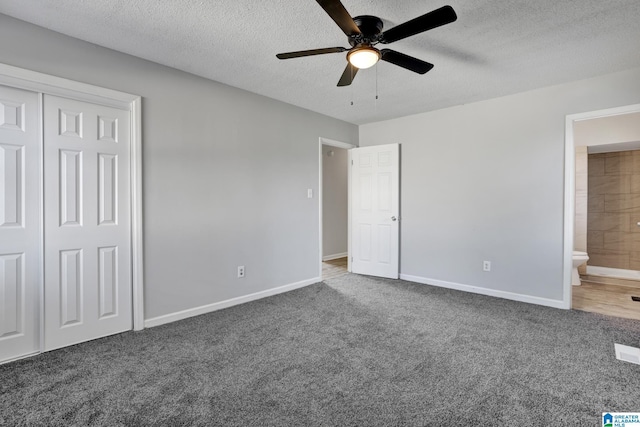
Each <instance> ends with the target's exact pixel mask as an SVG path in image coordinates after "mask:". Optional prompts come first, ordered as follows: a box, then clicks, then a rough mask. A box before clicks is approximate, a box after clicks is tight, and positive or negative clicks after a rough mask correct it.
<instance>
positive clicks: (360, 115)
mask: <svg viewBox="0 0 640 427" xmlns="http://www.w3.org/2000/svg"><path fill="white" fill-rule="evenodd" d="M342 1H343V4H344V6H345V7H346V9H347V10H348V11H349V13H350V14H351V15H352V16H356V15H365V14H368V15H375V16H378V17H380V18H382V19H383V21H384V23H385V29H389V28H391V27H392V26H394V25H398V24H401V23H402V22H404V21H407V20H409V19H412V18H414V17H416V16H419V15H422V14H424V13H426V12H429V11H431V10H433V9H436V8H438V7H440V6H443V5H444V4H450V5H451V6H453V8H454V9H455V10H456V12H457V14H458V20H457V21H456V22H454V23H452V24H449V25H446V26H444V27H440V28H436V29H434V30H431V31H428V32H426V33H422V34H419V35H416V36H413V37H411V38H408V39H405V40H401V41H398V42H396V43H393V44H390V45H387V47H389V48H392V49H394V50H398V51H400V52H403V53H406V54H409V55H413V56H416V57H418V58H420V59H423V60H425V61H428V62H431V63H433V64H435V68H434V69H433V70H432V71H430V72H429V73H427V74H425V75H418V74H414V73H412V72H410V71H407V70H405V69H402V68H399V67H396V66H394V65H392V64H389V63H386V62H380V63H379V64H378V65H377V66H376V67H374V68H371V69H368V70H362V71H360V72H359V73H358V75H357V77H356V79H355V81H354V83H353V85H351V86H349V87H342V88H339V87H336V83H337V82H338V79H339V78H340V75H341V73H342V71H343V69H344V67H345V65H346V62H345V61H346V59H345V54H344V53H335V54H329V55H320V56H314V57H306V58H297V59H289V60H283V61H281V60H278V59H276V57H275V55H276V53H279V52H287V51H294V50H304V49H315V48H323V47H334V46H345V47H348V46H349V45H348V44H347V40H346V36H345V35H344V34H343V33H342V31H340V29H339V28H338V27H337V26H336V24H335V23H334V22H333V21H332V20H331V19H330V18H329V16H328V15H326V13H325V12H324V11H323V10H322V8H321V7H320V6H319V5H318V4H317V3H316V1H315V0H273V1H268V2H267V1H256V0H216V1H212V0H210V1H205V0H91V1H87V0H0V13H4V14H6V15H9V16H13V17H15V18H18V19H22V20H24V21H28V22H31V23H34V24H36V25H39V26H42V27H45V28H49V29H51V30H54V31H58V32H60V33H63V34H67V35H70V36H73V37H76V38H79V39H82V40H86V41H89V42H92V43H95V44H98V45H101V46H105V47H108V48H111V49H115V50H119V51H122V52H126V53H128V54H131V55H135V56H138V57H141V58H144V59H148V60H151V61H154V62H158V63H161V64H165V65H168V66H171V67H174V68H178V69H181V70H184V71H188V72H191V73H193V74H197V75H200V76H203V77H207V78H210V79H212V80H216V81H219V82H222V83H225V84H228V85H231V86H235V87H239V88H242V89H246V90H249V91H251V92H255V93H258V94H261V95H265V96H268V97H271V98H275V99H278V100H281V101H284V102H288V103H290V104H294V105H297V106H300V107H303V108H307V109H309V110H313V111H317V112H319V113H323V114H326V115H329V116H332V117H336V118H339V119H342V120H345V121H348V122H352V123H356V124H363V123H368V122H373V121H378V120H384V119H390V118H395V117H400V116H405V115H410V114H415V113H420V112H424V111H430V110H435V109H439V108H444V107H448V106H453V105H459V104H465V103H469V102H474V101H479V100H483V99H489V98H494V97H497V96H501V95H507V94H511V93H516V92H521V91H525V90H529V89H533V88H538V87H543V86H548V85H552V84H558V83H563V82H567V81H572V80H578V79H582V78H588V77H592V76H597V75H602V74H607V73H611V72H615V71H620V70H625V69H630V68H635V67H640V24H639V22H640V1H639V0H452V1H449V2H447V0H385V1H382V0H377V1H374V0H342ZM376 87H377V89H376ZM376 90H377V93H378V95H379V99H378V100H377V101H376V99H375V95H376ZM352 101H353V105H351V102H352Z"/></svg>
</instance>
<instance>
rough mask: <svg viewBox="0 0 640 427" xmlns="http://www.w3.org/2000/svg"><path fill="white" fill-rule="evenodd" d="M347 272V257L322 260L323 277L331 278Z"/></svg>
mask: <svg viewBox="0 0 640 427" xmlns="http://www.w3.org/2000/svg"><path fill="white" fill-rule="evenodd" d="M345 273H347V257H344V258H338V259H332V260H331V261H322V279H330V278H332V277H337V276H341V275H343V274H345Z"/></svg>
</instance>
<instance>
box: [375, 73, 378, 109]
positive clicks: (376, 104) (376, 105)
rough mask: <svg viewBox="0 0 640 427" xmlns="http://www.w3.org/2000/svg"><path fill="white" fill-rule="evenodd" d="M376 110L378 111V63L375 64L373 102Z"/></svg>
mask: <svg viewBox="0 0 640 427" xmlns="http://www.w3.org/2000/svg"><path fill="white" fill-rule="evenodd" d="M375 108H376V111H378V64H376V102H375Z"/></svg>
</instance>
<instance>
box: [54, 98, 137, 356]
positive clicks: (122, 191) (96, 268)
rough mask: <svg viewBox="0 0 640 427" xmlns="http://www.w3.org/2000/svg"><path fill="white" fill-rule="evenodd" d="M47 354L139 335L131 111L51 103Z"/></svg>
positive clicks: (57, 100)
mask: <svg viewBox="0 0 640 427" xmlns="http://www.w3.org/2000/svg"><path fill="white" fill-rule="evenodd" d="M44 134H45V140H44V177H45V180H44V211H45V214H44V229H45V231H44V236H45V242H44V257H45V268H44V271H45V279H44V289H45V303H44V306H45V344H44V346H45V348H44V350H52V349H55V348H59V347H64V346H67V345H71V344H75V343H79V342H83V341H87V340H91V339H94V338H99V337H103V336H106V335H111V334H115V333H119V332H123V331H126V330H129V329H131V327H132V310H131V240H130V217H131V215H130V212H131V207H130V194H129V193H130V190H129V189H130V186H129V179H130V178H129V172H130V168H129V161H130V152H129V149H130V148H129V146H130V135H129V113H128V112H126V111H123V110H119V109H114V108H110V107H104V106H99V105H94V104H90V103H86V102H80V101H75V100H69V99H65V98H58V97H55V96H49V95H45V97H44Z"/></svg>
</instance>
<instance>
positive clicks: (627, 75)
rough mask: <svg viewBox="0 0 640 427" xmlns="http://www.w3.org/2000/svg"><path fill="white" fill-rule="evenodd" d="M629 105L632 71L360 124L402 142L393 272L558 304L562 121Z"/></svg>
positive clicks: (638, 87) (636, 86)
mask: <svg viewBox="0 0 640 427" xmlns="http://www.w3.org/2000/svg"><path fill="white" fill-rule="evenodd" d="M636 103H640V69H635V70H630V71H627V72H622V73H616V74H612V75H607V76H602V77H598V78H593V79H589V80H583V81H577V82H572V83H568V84H563V85H559V86H553V87H548V88H543V89H540V90H535V91H530V92H525V93H520V94H516V95H512V96H507V97H503V98H497V99H492V100H488V101H483V102H478V103H473V104H467V105H462V106H458V107H453V108H448V109H443V110H439V111H434V112H430V113H424V114H419V115H414V116H409V117H404V118H400V119H395V120H390V121H385V122H378V123H372V124H367V125H363V126H361V127H360V144H359V145H360V146H368V145H376V144H387V143H401V144H402V145H401V152H402V162H401V168H402V170H401V178H402V189H401V200H402V205H401V209H402V223H401V230H402V231H401V272H402V273H403V274H407V275H413V276H418V277H421V278H426V279H436V280H442V281H447V282H453V283H458V284H463V285H472V286H477V287H482V288H487V289H492V290H498V291H507V292H513V293H517V294H522V295H528V296H534V297H541V298H549V299H553V300H562V274H563V271H562V259H563V252H562V250H563V247H562V245H563V203H564V198H563V197H564V196H563V194H564V132H565V116H566V115H567V114H574V113H581V112H586V111H594V110H600V109H605V108H612V107H618V106H623V105H630V104H636ZM483 260H490V261H492V271H491V272H488V273H485V272H483V271H482V261H483Z"/></svg>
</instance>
